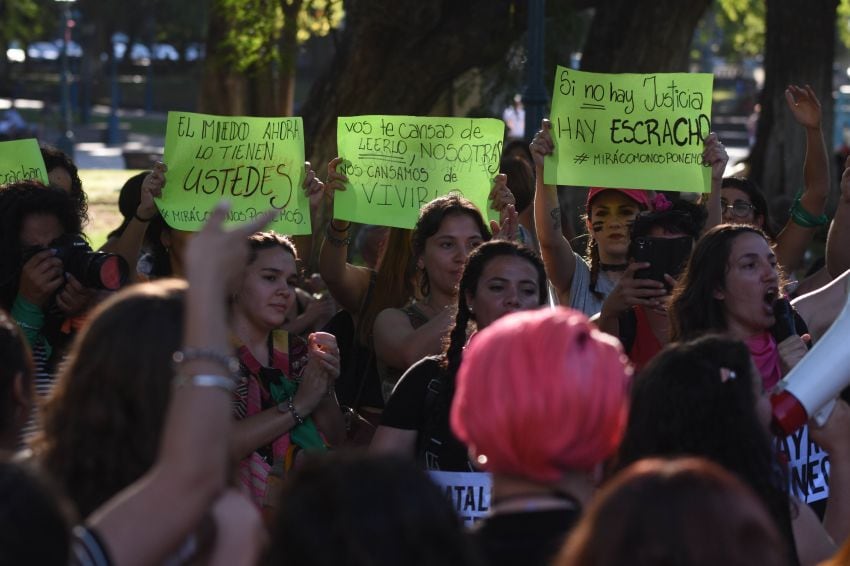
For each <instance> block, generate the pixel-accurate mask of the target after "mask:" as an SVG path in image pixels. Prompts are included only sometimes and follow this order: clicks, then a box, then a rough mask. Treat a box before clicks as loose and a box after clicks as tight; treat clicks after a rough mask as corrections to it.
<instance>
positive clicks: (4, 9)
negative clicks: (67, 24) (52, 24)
mask: <svg viewBox="0 0 850 566" xmlns="http://www.w3.org/2000/svg"><path fill="white" fill-rule="evenodd" d="M42 3H43V2H42ZM51 4H53V2H51ZM40 8H41V6H40V5H39V2H38V1H37V0H0V21H2V22H3V23H2V25H0V44H3V45H6V44H8V43H9V42H10V41H13V40H17V41H20V42H21V43H27V42H29V41H32V40H33V39H35V38H37V37H38V36H39V35H40V34H41V33H42V27H43V15H42V13H41V9H40ZM57 13H58V12H57ZM56 20H58V16H57V17H56Z"/></svg>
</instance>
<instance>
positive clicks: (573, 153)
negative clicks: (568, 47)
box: [544, 67, 714, 193]
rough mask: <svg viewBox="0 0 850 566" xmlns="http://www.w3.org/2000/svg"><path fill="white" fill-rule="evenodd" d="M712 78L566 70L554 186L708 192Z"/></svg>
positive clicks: (552, 160) (559, 89)
mask: <svg viewBox="0 0 850 566" xmlns="http://www.w3.org/2000/svg"><path fill="white" fill-rule="evenodd" d="M713 80H714V77H713V76H712V75H711V74H707V73H657V74H651V75H637V74H622V75H613V74H604V73H586V72H582V71H575V70H572V69H566V68H564V67H558V69H557V71H556V74H555V90H554V93H553V95H552V113H551V116H550V120H551V121H552V140H553V141H554V142H555V153H554V154H553V155H551V156H547V157H546V160H545V175H544V181H545V182H546V183H547V184H551V185H554V184H558V185H578V186H593V187H612V188H624V189H655V190H665V191H685V192H693V193H702V192H708V191H709V189H710V186H711V169H710V168H709V167H704V166H703V165H702V150H703V141H704V139H705V138H706V136H708V134H709V132H711V89H712V85H713Z"/></svg>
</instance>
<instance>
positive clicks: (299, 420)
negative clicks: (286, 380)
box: [286, 397, 304, 425]
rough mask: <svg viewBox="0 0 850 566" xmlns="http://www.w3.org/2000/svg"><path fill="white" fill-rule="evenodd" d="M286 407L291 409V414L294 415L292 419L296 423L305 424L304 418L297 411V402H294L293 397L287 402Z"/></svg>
mask: <svg viewBox="0 0 850 566" xmlns="http://www.w3.org/2000/svg"><path fill="white" fill-rule="evenodd" d="M286 406H287V407H288V408H289V412H290V413H292V417H293V418H294V419H295V422H296V423H298V424H299V425H303V424H304V417H302V416H301V415H299V414H298V411H296V410H295V402H294V401H293V400H292V397H290V398H289V399H287V400H286Z"/></svg>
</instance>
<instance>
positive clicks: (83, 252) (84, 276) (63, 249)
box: [24, 234, 130, 291]
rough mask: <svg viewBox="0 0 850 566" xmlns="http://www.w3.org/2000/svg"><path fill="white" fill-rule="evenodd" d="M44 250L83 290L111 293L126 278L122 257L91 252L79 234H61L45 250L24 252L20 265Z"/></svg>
mask: <svg viewBox="0 0 850 566" xmlns="http://www.w3.org/2000/svg"><path fill="white" fill-rule="evenodd" d="M44 249H52V250H54V251H55V252H56V256H55V257H58V258H59V259H61V260H62V265H63V268H64V269H65V271H66V272H67V273H70V274H71V275H73V276H74V277H75V278H76V279H77V280H78V281H79V282H80V283H81V284H82V285H83V287H88V288H89V289H106V290H108V291H114V290H116V289H119V288H121V287H122V286H123V285H124V284H125V283H126V282H127V277H128V275H129V271H130V270H129V268H128V266H127V262H126V261H125V260H124V258H123V257H121V256H119V255H115V254H110V253H106V252H96V251H92V249H91V246H89V244H88V242H86V240H85V239H84V238H83V237H82V236H81V235H79V234H63V235H62V236H59V237H58V238H56V239H55V240H53V241H52V242H50V245H49V246H47V248H43V247H41V246H34V247H31V248H29V249H27V250H26V251H25V252H24V262H26V261H28V260H29V259H30V258H31V257H32V256H34V255H35V254H37V253H38V252H40V251H42V250H44Z"/></svg>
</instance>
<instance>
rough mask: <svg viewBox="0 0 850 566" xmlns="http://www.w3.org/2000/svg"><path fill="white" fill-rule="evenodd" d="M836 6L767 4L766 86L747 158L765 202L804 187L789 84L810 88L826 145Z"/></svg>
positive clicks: (801, 145)
mask: <svg viewBox="0 0 850 566" xmlns="http://www.w3.org/2000/svg"><path fill="white" fill-rule="evenodd" d="M837 6H838V0H820V1H818V2H810V1H808V0H767V17H766V20H767V21H766V28H765V29H766V33H765V37H766V45H765V54H764V69H765V82H764V88H763V89H762V93H761V97H760V103H761V115H760V116H759V121H758V127H757V130H756V144H755V146H754V147H753V150H752V152H751V154H750V178H751V179H752V180H753V181H755V182H756V183H758V184H759V185H760V186H761V188H762V190H763V191H764V192H765V194H766V195H767V197H768V201H774V202H776V201H777V200H781V201H782V202H787V199H779V197H781V196H783V195H784V196H786V197H787V196H790V195H793V194H795V193H796V192H797V191H798V190H799V189H801V188H802V186H803V159H804V157H805V155H806V137H805V133H804V132H803V130H802V128H801V127H800V126H798V125H797V124H796V122H795V121H794V117H793V116H792V115H791V112H790V111H789V110H788V107H787V104H786V102H785V88H786V87H787V86H788V85H789V84H798V85H805V84H809V85H811V86H812V88H813V89H814V91H815V93H816V94H817V96H818V98H819V99H820V103H821V107H822V109H823V132H824V138H825V139H826V141H827V144H828V145H827V148H829V147H830V145H829V144H830V143H831V140H832V107H833V103H832V62H833V58H834V55H835V53H834V51H835V17H836V8H837ZM784 208H786V210H787V207H784ZM771 212H774V210H773V209H771Z"/></svg>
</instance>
